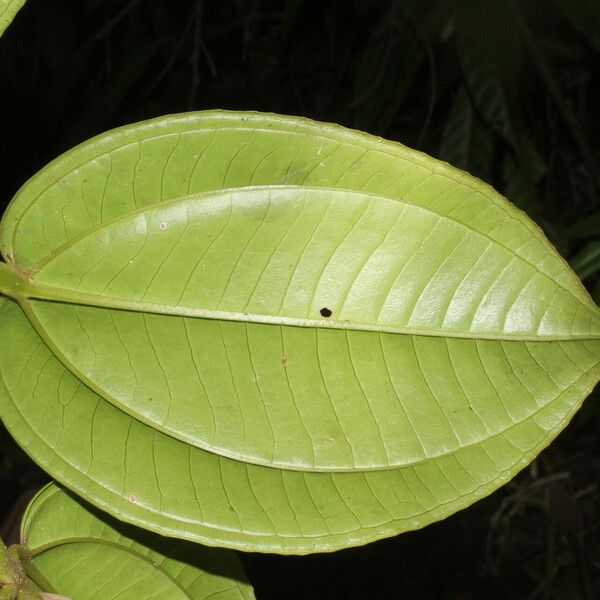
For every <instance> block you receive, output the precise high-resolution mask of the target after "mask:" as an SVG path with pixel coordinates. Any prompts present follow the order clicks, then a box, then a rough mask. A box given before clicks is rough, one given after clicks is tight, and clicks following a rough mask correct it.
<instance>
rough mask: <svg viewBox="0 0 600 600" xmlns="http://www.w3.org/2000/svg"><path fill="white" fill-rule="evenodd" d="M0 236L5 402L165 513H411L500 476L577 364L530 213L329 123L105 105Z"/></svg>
mask: <svg viewBox="0 0 600 600" xmlns="http://www.w3.org/2000/svg"><path fill="white" fill-rule="evenodd" d="M0 243H1V246H2V251H3V254H4V256H5V258H6V260H7V262H8V263H9V265H15V266H17V268H18V269H19V271H20V272H22V273H25V274H26V277H27V284H26V285H27V286H29V287H28V289H29V290H30V292H29V293H27V294H22V295H21V296H19V297H18V300H19V303H20V308H19V307H17V305H16V304H15V303H14V302H11V301H6V302H5V303H4V304H3V305H2V307H1V308H0V315H2V316H1V318H0V337H1V338H2V341H3V346H4V347H11V345H12V347H15V346H16V347H19V348H22V349H23V351H22V352H21V355H22V356H21V358H20V359H15V357H14V356H13V355H12V353H10V352H3V353H0V372H1V373H2V381H3V401H2V407H3V408H2V410H3V419H4V420H5V421H6V423H7V426H8V427H9V429H11V431H12V432H13V435H15V437H16V438H17V439H19V440H21V443H26V444H27V445H28V451H29V452H31V453H32V455H34V457H35V458H36V460H38V461H42V463H43V466H44V467H45V468H47V469H48V470H49V471H50V472H51V473H52V474H53V475H54V476H55V477H56V478H57V479H58V480H59V481H61V482H63V483H64V484H65V485H67V486H68V487H71V488H72V489H75V490H76V491H77V492H78V493H79V494H82V495H83V496H84V497H85V498H87V499H88V500H90V501H91V502H92V503H94V504H96V505H99V506H101V507H102V508H104V509H105V510H108V511H109V512H111V513H113V514H116V515H118V516H119V517H120V518H124V519H126V520H129V521H132V522H134V523H136V524H142V525H144V526H146V527H148V528H150V529H152V530H154V531H158V532H160V533H163V534H167V535H173V536H178V537H183V538H185V539H191V540H196V541H201V542H203V543H207V544H211V545H225V546H230V547H235V548H241V549H247V550H261V551H277V552H285V553H287V552H298V553H306V552H313V551H323V550H334V549H337V548H341V547H345V546H348V545H355V544H360V543H365V542H367V541H370V540H373V539H378V538H380V537H383V536H387V535H393V534H394V533H398V532H400V531H405V530H407V529H413V528H416V527H421V526H423V525H425V524H427V523H429V522H431V521H433V520H437V519H439V518H443V516H446V515H448V514H451V513H452V512H454V511H456V510H458V509H459V508H461V507H463V506H466V505H468V504H470V503H471V502H473V501H474V500H475V499H477V498H479V497H481V496H483V495H486V494H488V493H490V492H491V491H493V490H494V489H495V488H496V487H498V486H499V485H501V483H502V482H504V481H506V480H507V479H509V478H510V477H512V476H513V475H514V474H515V473H516V472H517V471H518V470H519V469H520V468H522V466H524V465H525V464H527V462H529V461H530V460H531V459H532V458H533V457H534V456H535V455H536V454H537V452H539V450H540V449H541V448H542V447H544V446H545V445H547V444H548V443H549V441H550V440H551V439H552V438H553V437H554V436H555V435H556V434H557V433H558V432H559V431H560V429H561V428H562V427H563V426H564V424H565V423H566V422H567V421H568V419H569V418H570V416H571V415H572V414H573V412H574V411H575V410H576V409H577V408H578V406H579V405H580V403H581V402H582V401H583V399H584V397H585V396H586V395H587V394H588V393H589V391H590V390H591V388H592V387H593V385H594V384H595V382H596V381H597V379H598V374H599V365H598V362H599V361H598V357H599V347H598V337H599V333H600V331H599V330H600V318H599V314H598V309H597V307H596V305H595V304H594V303H593V301H592V300H591V299H590V297H589V295H588V294H587V292H586V291H585V289H584V288H583V286H582V285H581V283H580V282H579V281H578V279H577V278H576V276H575V275H574V274H573V273H572V272H571V270H570V269H569V268H568V266H567V265H566V263H565V261H564V260H563V259H562V258H561V257H560V256H559V255H558V254H557V253H556V251H555V250H554V249H553V248H552V246H551V245H550V244H549V243H548V241H547V240H546V239H545V237H544V236H543V235H542V233H541V232H540V230H539V229H538V228H537V227H536V226H535V224H533V223H532V222H531V221H530V220H529V219H528V218H527V217H526V216H525V215H524V213H522V212H521V211H519V210H517V209H516V208H515V207H514V206H512V205H510V204H509V203H508V202H507V201H506V200H504V199H503V198H502V197H501V196H499V195H498V194H497V193H496V192H494V191H493V190H492V189H491V188H489V187H488V186H487V185H485V184H483V183H481V182H479V181H478V180H476V179H474V178H472V177H470V176H469V175H467V174H466V173H463V172H461V171H458V170H456V169H453V168H451V167H449V166H448V165H446V164H444V163H440V162H439V161H435V160H433V159H431V158H429V157H426V156H425V155H422V154H420V153H417V152H414V151H412V150H409V149H406V148H404V147H403V146H400V145H398V144H393V143H391V142H386V141H384V140H381V139H379V138H373V137H371V136H367V135H366V134H361V133H358V132H352V131H348V130H345V129H343V128H340V127H337V126H333V125H326V124H319V123H314V122H310V121H306V120H303V119H294V118H287V117H278V116H275V115H259V114H255V113H224V112H209V113H197V114H191V115H182V116H174V117H166V118H164V119H159V120H155V121H150V122H147V123H142V124H139V125H134V126H131V127H126V128H122V129H120V130H115V131H114V132H109V133H108V134H105V135H104V136H100V137H99V138H96V139H94V140H92V141H90V142H88V143H86V144H83V145H82V146H79V147H78V148H75V149H74V150H73V151H71V152H70V153H68V154H67V155H65V156H63V157H61V158H59V159H57V160H56V161H55V162H54V163H51V164H50V165H49V166H48V167H46V168H45V169H44V170H42V171H41V172H40V173H39V174H38V175H36V176H35V177H34V178H32V180H30V181H29V182H28V183H27V184H26V185H25V186H24V187H23V188H22V190H21V191H20V192H19V193H18V194H17V196H16V197H15V199H14V200H13V202H12V203H11V205H10V207H9V209H8V211H7V214H6V215H5V217H4V219H3V221H2V225H1V228H0ZM23 311H24V312H23ZM40 388H43V389H49V390H53V391H52V393H49V394H46V395H45V396H43V397H41V394H42V392H41V389H40ZM23 399H28V400H26V401H24V400H23ZM34 399H35V400H34ZM40 402H41V403H43V405H44V406H46V409H45V410H44V412H43V414H44V419H43V420H40V418H39V415H37V414H36V410H38V411H39V410H40ZM89 421H91V423H90V422H89ZM76 423H77V424H78V425H79V426H80V427H83V429H82V431H81V432H79V433H76V429H75V428H74V427H75V424H76ZM84 430H85V431H86V433H83V431H84ZM25 440H26V441H25ZM139 473H145V474H146V477H145V478H144V479H140V478H139V476H138V475H136V474H139ZM148 473H153V474H154V475H153V476H150V477H148V475H147V474H148ZM131 494H133V495H134V497H135V498H136V499H139V500H136V502H135V503H133V504H132V503H131V502H129V501H128V498H129V497H130V495H131Z"/></svg>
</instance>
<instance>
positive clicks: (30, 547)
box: [21, 484, 254, 600]
mask: <svg viewBox="0 0 600 600" xmlns="http://www.w3.org/2000/svg"><path fill="white" fill-rule="evenodd" d="M21 540H22V545H23V546H24V547H26V548H27V551H28V553H29V555H30V556H31V557H32V558H31V559H32V563H33V567H34V569H35V570H36V571H38V572H39V573H40V574H41V576H42V577H43V578H44V579H45V580H46V581H47V582H48V583H49V585H51V586H52V588H53V592H51V593H45V594H43V595H42V597H43V598H44V599H45V600H59V599H60V600H62V599H65V600H69V598H74V599H75V598H76V599H77V600H86V599H88V598H89V599H91V598H98V597H99V593H100V590H102V592H101V594H102V598H104V599H105V600H111V599H112V598H119V600H140V599H145V598H152V599H153V600H202V599H204V598H208V597H210V598H212V599H219V600H234V599H235V600H246V599H247V600H251V599H253V598H254V594H253V592H252V588H251V586H250V585H249V584H248V583H247V581H246V580H245V577H244V574H243V570H242V567H241V565H240V563H239V561H238V559H237V558H236V556H235V554H234V553H233V552H231V551H229V550H221V549H213V548H205V547H203V546H199V545H197V544H192V543H189V542H182V541H180V540H173V539H167V538H162V537H160V536H157V535H154V534H151V533H148V532H146V531H144V530H141V529H137V528H135V527H131V526H127V525H123V524H121V523H119V522H118V521H116V520H114V519H112V518H110V517H108V516H107V515H105V514H104V513H101V512H100V511H98V510H97V509H94V508H91V507H89V506H87V505H86V504H84V503H83V502H82V501H81V500H79V499H76V498H75V497H73V496H71V495H70V494H68V493H66V492H65V491H63V490H62V489H61V488H60V487H59V486H57V485H55V484H50V485H48V486H46V487H45V488H44V489H42V491H41V492H39V494H38V495H37V496H36V497H35V498H34V499H33V500H32V501H31V503H30V504H29V506H28V508H27V510H26V511H25V515H24V517H23V522H22V524H21ZM75 566H76V568H74V567H75ZM55 592H57V593H58V595H57V594H56V593H55ZM61 594H65V596H63V595H61Z"/></svg>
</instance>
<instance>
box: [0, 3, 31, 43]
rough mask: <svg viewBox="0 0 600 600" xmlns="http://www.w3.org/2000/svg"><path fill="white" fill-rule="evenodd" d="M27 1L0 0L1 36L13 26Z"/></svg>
mask: <svg viewBox="0 0 600 600" xmlns="http://www.w3.org/2000/svg"><path fill="white" fill-rule="evenodd" d="M24 4H25V0H0V35H2V34H3V33H4V30H5V29H6V28H7V27H8V26H9V25H10V24H11V22H12V20H13V19H14V18H15V15H16V14H17V13H18V12H19V10H20V9H21V7H22V6H23V5H24Z"/></svg>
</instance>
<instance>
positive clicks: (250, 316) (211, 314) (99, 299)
mask: <svg viewBox="0 0 600 600" xmlns="http://www.w3.org/2000/svg"><path fill="white" fill-rule="evenodd" d="M272 189H278V190H289V189H293V190H312V191H323V192H330V191H332V189H335V191H336V192H339V193H340V194H344V193H356V191H355V190H347V189H341V188H327V187H318V186H295V185H277V186H244V187H238V188H225V189H223V190H215V191H209V192H201V193H199V194H193V195H191V196H182V197H178V198H175V199H173V200H169V201H166V202H159V203H155V204H152V205H148V206H146V207H143V208H139V209H135V210H132V211H129V212H127V213H123V214H121V215H119V216H117V217H115V218H113V219H110V220H108V221H104V222H102V223H99V224H97V225H96V226H94V227H92V228H89V229H87V230H85V231H83V232H81V233H80V234H78V235H77V236H74V237H73V238H71V239H70V240H69V241H68V242H66V243H64V244H62V245H61V246H59V247H58V248H56V249H55V250H54V251H53V252H52V253H51V254H49V255H48V256H47V257H45V258H44V259H42V260H40V261H39V262H38V263H37V264H36V265H35V267H33V268H34V269H35V271H37V272H39V271H41V270H42V269H43V268H44V267H46V266H47V265H49V264H51V263H52V261H53V260H55V259H56V258H58V257H60V256H61V254H63V253H64V252H66V251H67V250H69V249H70V248H71V247H73V246H74V245H75V244H77V243H78V242H80V241H82V240H84V239H86V238H88V237H89V236H92V235H93V234H94V233H97V232H98V231H101V230H102V229H105V228H109V227H111V226H113V225H115V224H118V223H122V222H124V221H127V220H129V219H131V218H133V217H135V216H138V215H143V214H145V213H146V212H148V211H152V210H154V209H163V208H165V209H168V208H169V207H170V206H175V205H177V204H182V203H185V202H186V201H188V199H189V198H190V197H191V198H194V199H198V200H200V199H203V198H214V197H215V196H222V197H227V196H228V195H230V194H232V193H235V192H237V191H242V192H244V191H245V192H248V191H250V190H252V191H256V190H263V191H267V190H272ZM360 194H361V195H362V196H365V197H368V198H372V199H378V200H383V201H386V202H397V203H400V204H404V205H406V206H411V207H413V208H414V209H416V210H420V211H422V212H425V213H428V214H433V215H436V216H438V217H440V218H441V219H447V220H448V221H451V222H453V223H455V224H456V225H458V226H459V227H461V228H463V229H466V230H467V231H469V232H472V233H473V234H475V235H477V236H479V237H482V238H484V239H486V240H488V241H489V242H491V243H492V244H495V245H496V246H497V247H500V248H503V249H504V250H505V251H506V252H508V253H509V254H510V255H511V256H514V257H515V258H516V259H517V260H520V261H522V262H523V263H525V264H527V265H529V266H530V267H531V268H532V269H534V270H535V272H536V273H538V274H539V275H541V276H542V277H544V278H545V279H547V280H549V281H551V282H552V284H553V285H556V286H557V287H559V288H560V289H562V290H563V291H565V292H566V293H567V294H569V296H570V297H571V298H572V299H573V300H574V301H575V302H577V303H578V305H579V306H581V307H583V308H585V309H586V310H588V311H594V309H596V312H597V314H598V316H600V313H598V309H597V307H596V306H595V305H594V304H593V303H591V301H590V304H586V303H584V301H583V300H582V299H581V298H579V297H578V296H576V295H575V294H574V293H573V291H571V290H569V289H568V288H567V287H565V286H564V285H563V284H562V283H560V282H558V281H557V280H556V279H555V278H553V277H551V276H550V275H549V274H547V273H546V272H544V271H542V270H541V269H540V268H539V266H538V265H536V264H534V263H533V262H531V261H530V260H529V259H527V258H526V257H524V256H522V255H521V254H519V253H517V251H515V250H514V249H512V248H510V247H508V246H506V245H505V244H503V243H502V241H500V240H498V239H497V238H494V237H492V236H490V235H489V234H487V233H484V232H483V231H479V230H477V229H473V228H472V227H470V226H469V225H468V224H467V223H463V222H461V221H459V220H457V219H455V218H454V217H452V216H450V215H446V214H443V213H441V212H439V211H435V210H433V209H431V208H429V207H424V206H421V205H419V204H416V203H414V202H410V201H408V200H406V199H404V198H402V199H391V198H388V197H386V196H381V195H379V194H372V193H366V192H360ZM511 218H512V219H515V220H516V221H517V222H519V223H521V221H519V220H518V219H516V217H511ZM29 284H30V285H31V286H33V291H34V294H32V295H31V296H30V297H35V298H38V299H40V300H52V301H58V302H66V303H73V304H82V305H88V306H96V307H100V308H114V309H122V310H131V311H137V312H145V313H155V314H165V315H177V316H182V317H194V318H205V319H216V320H225V321H245V322H248V321H250V322H255V323H266V324H277V325H290V326H297V327H320V328H328V329H352V330H358V331H377V332H381V333H397V334H406V335H424V336H434V337H453V338H466V339H482V340H483V339H489V340H518V341H540V340H544V341H559V340H582V339H586V340H588V339H589V340H594V339H600V335H591V334H580V335H576V334H571V335H564V334H561V335H539V334H538V333H537V332H536V333H534V334H528V335H525V334H522V335H520V334H513V333H509V334H506V333H494V334H488V333H478V332H468V331H465V332H449V331H446V330H444V329H442V328H440V329H431V328H427V329H425V328H418V327H407V326H402V327H395V326H391V325H384V324H378V323H358V322H351V321H339V320H335V319H307V318H303V317H286V316H280V315H266V314H265V315H263V314H254V313H247V312H243V311H240V312H233V311H220V310H212V309H202V308H191V307H181V306H179V305H168V304H161V303H152V302H146V301H137V300H129V299H124V298H118V297H112V296H105V295H100V294H88V293H84V292H79V291H76V290H70V289H65V288H59V287H55V286H51V285H47V284H41V283H36V282H35V272H34V273H33V275H32V281H30V282H29ZM582 289H583V288H582ZM36 290H37V293H36Z"/></svg>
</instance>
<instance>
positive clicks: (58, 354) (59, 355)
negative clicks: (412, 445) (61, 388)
mask: <svg viewBox="0 0 600 600" xmlns="http://www.w3.org/2000/svg"><path fill="white" fill-rule="evenodd" d="M0 306H1V305H0ZM21 308H22V309H23V311H24V312H25V314H26V315H27V318H28V319H29V322H30V323H31V325H32V326H33V327H34V329H35V331H36V333H37V334H38V335H39V336H40V338H41V339H42V341H43V342H44V343H45V344H46V346H48V348H49V350H50V351H51V352H52V354H53V355H54V357H55V358H56V359H57V360H58V361H59V362H60V363H61V364H62V365H63V366H64V367H65V368H66V369H67V370H68V371H69V372H70V373H72V374H73V375H74V376H75V377H76V378H77V379H78V380H79V381H81V382H82V383H83V384H84V385H85V386H87V387H88V388H89V389H90V390H92V392H94V393H95V394H97V395H98V396H100V398H101V399H102V400H104V401H105V402H108V403H109V404H110V405H111V406H112V407H113V408H115V409H116V410H118V411H119V412H121V413H123V414H125V415H127V416H129V417H131V418H132V419H135V420H136V421H138V422H140V423H143V424H144V425H145V426H147V427H150V428H151V429H155V430H157V431H160V432H161V433H162V434H164V435H166V436H168V437H169V438H171V439H173V440H175V441H177V442H179V443H184V444H187V445H189V446H192V447H194V448H197V449H199V450H202V451H204V452H208V453H210V454H213V455H215V456H218V457H221V458H224V459H226V460H233V461H238V462H243V463H245V464H248V465H254V466H257V467H262V468H275V469H279V470H286V471H294V472H303V471H304V472H311V473H324V474H328V475H333V474H335V473H359V472H365V473H366V472H377V471H390V470H395V469H405V468H412V467H415V466H418V465H421V464H424V463H427V462H430V461H436V460H439V459H442V458H445V457H447V456H450V455H452V454H454V453H455V452H458V451H459V450H462V449H465V448H472V447H476V446H479V445H481V444H483V443H484V442H486V441H488V440H490V439H493V438H496V437H499V436H503V435H504V434H506V433H507V432H509V431H511V430H512V429H514V428H515V427H517V426H519V425H520V424H522V423H523V422H524V421H527V420H530V419H533V418H534V417H535V416H536V415H538V414H539V413H540V412H541V411H542V410H544V409H545V408H547V407H548V406H550V405H551V404H552V403H553V402H555V401H556V400H557V399H558V398H559V397H560V395H561V394H563V393H564V392H565V391H566V390H567V389H570V388H572V387H573V386H575V385H577V384H578V383H579V382H580V381H581V379H583V377H585V375H587V374H588V373H591V372H592V371H593V370H594V369H598V366H599V364H600V358H599V359H597V360H596V362H595V363H593V364H591V365H590V366H589V367H588V368H587V369H586V370H580V375H579V377H577V378H576V379H574V380H573V381H571V382H570V383H569V384H568V386H564V387H562V388H561V387H559V386H558V385H556V384H555V386H556V387H557V389H558V393H557V394H556V395H555V396H553V397H552V398H551V399H550V400H548V402H546V403H545V404H543V405H541V406H540V405H538V406H537V408H536V410H534V411H533V412H531V413H529V414H528V415H527V416H526V417H525V418H523V419H521V420H520V421H515V422H513V423H512V424H511V425H509V426H508V427H505V428H504V429H501V430H499V431H496V432H495V433H493V434H492V435H488V436H487V437H484V438H482V439H480V440H477V441H474V442H471V443H468V444H462V445H460V446H459V447H458V448H455V449H453V450H448V451H445V452H441V453H439V454H435V455H431V456H426V457H424V458H422V459H419V460H413V461H411V462H407V463H402V464H397V465H386V466H383V467H376V468H368V467H365V468H361V469H359V470H353V469H338V470H334V469H315V468H313V469H312V470H310V471H307V470H306V468H305V467H298V468H294V466H293V465H285V466H281V465H278V464H277V463H268V462H266V461H265V462H260V461H258V460H254V461H250V460H242V459H241V458H240V456H236V455H234V454H233V453H232V454H225V453H224V449H217V448H214V447H210V446H209V445H208V444H206V445H203V446H198V445H197V440H191V439H190V438H189V437H188V436H180V437H175V436H174V435H173V432H172V431H169V430H168V429H166V428H165V427H164V425H163V424H161V423H159V422H156V421H151V420H149V419H147V418H146V417H145V416H143V415H140V414H137V413H134V412H133V411H130V410H127V409H129V407H128V406H127V405H125V404H122V403H119V404H118V405H117V404H115V403H114V401H113V400H114V399H111V397H110V396H109V395H108V394H107V393H106V391H105V390H103V389H102V388H100V387H99V386H97V385H96V384H95V383H94V382H93V381H92V380H91V379H89V378H88V377H87V375H86V374H85V373H83V372H82V371H81V370H80V369H79V368H77V367H76V366H75V365H74V364H73V363H72V362H71V361H70V360H68V358H67V357H66V356H65V355H64V354H63V352H62V351H61V350H60V348H59V347H58V346H57V345H56V344H55V343H54V342H53V340H52V339H51V338H50V337H49V336H48V335H47V333H46V331H45V329H44V328H43V326H42V325H41V323H40V321H39V320H38V318H37V316H36V315H35V312H34V311H33V309H32V308H31V307H28V308H27V309H26V308H25V307H24V306H21ZM581 341H584V340H581ZM1 377H2V373H1V371H0V378H1ZM5 388H6V389H8V387H7V386H6V384H5ZM9 393H10V392H9ZM11 397H12V395H11ZM194 442H196V443H194Z"/></svg>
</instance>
